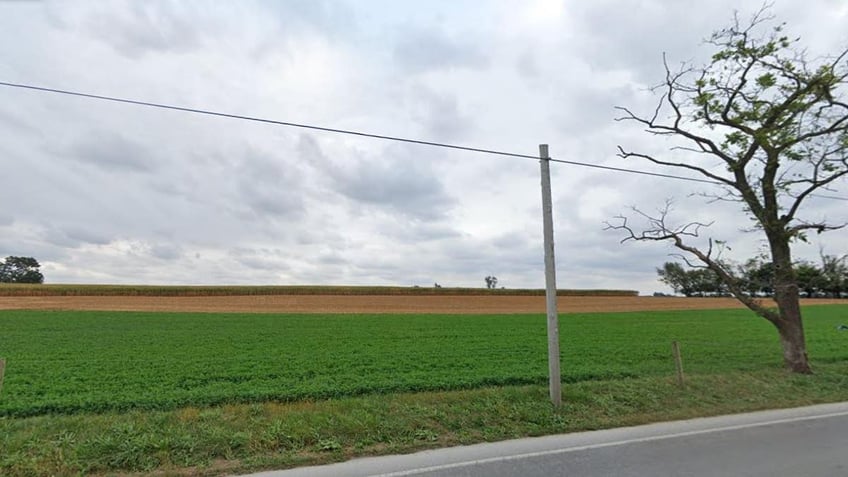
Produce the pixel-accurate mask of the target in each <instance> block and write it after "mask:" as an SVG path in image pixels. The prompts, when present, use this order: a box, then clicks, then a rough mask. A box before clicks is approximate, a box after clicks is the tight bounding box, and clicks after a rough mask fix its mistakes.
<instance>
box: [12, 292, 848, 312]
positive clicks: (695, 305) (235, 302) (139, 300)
mask: <svg viewBox="0 0 848 477" xmlns="http://www.w3.org/2000/svg"><path fill="white" fill-rule="evenodd" d="M558 303H559V311H560V313H590V312H618V311H651V310H698V309H700V310H710V309H712V310H718V309H728V308H742V305H741V304H740V303H739V302H738V301H736V300H735V299H732V298H677V297H635V296H568V297H562V296H561V297H559V300H558ZM840 303H841V304H845V303H848V301H846V300H836V299H810V300H802V305H805V306H806V305H825V304H840ZM15 309H18V310H20V309H25V310H103V311H170V312H179V311H186V312H242V313H453V314H456V313H462V314H478V313H479V314H503V313H544V312H545V297H544V296H480V295H476V296H475V295H472V296H456V295H446V296H441V295H432V296H397V295H370V296H366V295H239V296H202V297H198V296H11V297H10V296H0V310H15Z"/></svg>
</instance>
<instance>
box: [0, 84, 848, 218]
mask: <svg viewBox="0 0 848 477" xmlns="http://www.w3.org/2000/svg"><path fill="white" fill-rule="evenodd" d="M0 86H6V87H10V88H20V89H27V90H33V91H40V92H46V93H56V94H64V95H69V96H76V97H81V98H88V99H96V100H101V101H111V102H115V103H124V104H132V105H136V106H147V107H151V108H159V109H168V110H173V111H182V112H187V113H195V114H204V115H208V116H217V117H223V118H230V119H238V120H243V121H253V122H259V123H265V124H274V125H278V126H287V127H294V128H301V129H311V130H315V131H323V132H329V133H336V134H346V135H351V136H359V137H367V138H372V139H381V140H386V141H395V142H403V143H408V144H418V145H423V146H432V147H441V148H447V149H454V150H460V151H469V152H477V153H482V154H491V155H497V156H505V157H515V158H520V159H530V160H534V161H538V160H540V158H539V157H538V156H533V155H529V154H520V153H514V152H508V151H499V150H495V149H486V148H479V147H471V146H462V145H458V144H449V143H442V142H435V141H424V140H420V139H411V138H405V137H399V136H389V135H385V134H374V133H367V132H362V131H354V130H351V129H340V128H331V127H325V126H316V125H313V124H305V123H297V122H292V121H279V120H275V119H267V118H259V117H255V116H246V115H242V114H231V113H222V112H218V111H211V110H207V109H199V108H189V107H185V106H175V105H170V104H163V103H154V102H150V101H140V100H134V99H126V98H118V97H115V96H105V95H100V94H92V93H82V92H79V91H70V90H63V89H56V88H47V87H43V86H35V85H30V84H22V83H9V82H5V81H0ZM549 160H550V161H551V162H556V163H560V164H569V165H573V166H579V167H587V168H593V169H601V170H607V171H613V172H624V173H628V174H638V175H646V176H653V177H661V178H665V179H675V180H683V181H689V182H699V183H704V184H712V185H722V184H721V183H720V182H717V181H712V180H708V179H699V178H695V177H686V176H678V175H674V174H663V173H660V172H651V171H644V170H639V169H629V168H624V167H614V166H606V165H602V164H591V163H587V162H579V161H570V160H565V159H556V158H549ZM811 195H813V196H815V197H818V198H825V199H834V200H845V201H848V198H846V197H836V196H825V195H819V194H811Z"/></svg>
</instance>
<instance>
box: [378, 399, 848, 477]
mask: <svg viewBox="0 0 848 477" xmlns="http://www.w3.org/2000/svg"><path fill="white" fill-rule="evenodd" d="M842 416H848V411H840V412H834V413H830V414H820V415H816V416H802V417H791V418H786V419H775V420H772V421H766V422H755V423H750V424H737V425H734V426H724V427H715V428H712V429H701V430H698V431H686V432H677V433H674V434H664V435H659V436H648V437H637V438H634V439H624V440H620V441H613V442H603V443H599V444H587V445H582V446H574V447H566V448H565V449H552V450H548V451H539V452H528V453H526V454H516V455H509V456H503V457H491V458H488V459H479V460H470V461H466V462H456V463H453V464H443V465H434V466H431V467H421V468H418V469H412V470H403V471H398V472H389V473H387V474H373V475H371V476H370V477H405V476H410V475H416V474H421V473H424V472H438V471H442V470H450V469H457V468H460V467H468V466H473V465H478V464H491V463H495V462H509V461H513V460H521V459H527V458H532V457H542V456H548V455H556V454H567V453H569V452H579V451H584V450H590V449H602V448H604V447H615V446H623V445H627V444H638V443H640V442H652V441H661V440H665V439H675V438H679V437H688V436H697V435H701V434H711V433H714V432H724V431H735V430H740V429H750V428H754V427H765V426H772V425H776V424H789V423H793V422H803V421H813V420H817V419H828V418H831V417H842Z"/></svg>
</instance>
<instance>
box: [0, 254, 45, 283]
mask: <svg viewBox="0 0 848 477" xmlns="http://www.w3.org/2000/svg"><path fill="white" fill-rule="evenodd" d="M39 268H41V265H39V264H38V260H36V259H34V258H32V257H14V256H9V257H6V260H4V261H3V262H2V263H0V283H44V275H42V274H41V271H39Z"/></svg>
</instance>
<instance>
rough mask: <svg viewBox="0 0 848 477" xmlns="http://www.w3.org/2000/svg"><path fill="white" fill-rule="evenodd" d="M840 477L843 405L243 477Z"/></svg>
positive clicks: (847, 434)
mask: <svg viewBox="0 0 848 477" xmlns="http://www.w3.org/2000/svg"><path fill="white" fill-rule="evenodd" d="M305 476H310V477H323V476H334V477H365V476H370V477H375V476H380V477H407V476H409V477H413V476H414V477H447V476H451V477H453V476H468V477H471V476H486V477H501V476H503V477H506V476H525V477H534V476H539V477H541V476H545V477H547V476H568V477H589V476H592V477H599V476H600V477H603V476H610V477H612V476H615V477H637V476H639V477H641V476H646V477H647V476H650V477H663V476H669V477H671V476H675V477H707V476H736V477H761V476H762V477H766V476H769V477H773V476H805V477H839V476H848V403H837V404H826V405H819V406H811V407H804V408H796V409H786V410H778V411H764V412H757V413H750V414H739V415H732V416H721V417H713V418H704V419H693V420H688V421H676V422H668V423H660V424H651V425H646V426H638V427H628V428H620V429H610V430H604V431H592V432H581V433H574V434H564V435H558V436H546V437H540V438H531V439H520V440H514V441H505V442H497V443H488V444H479V445H474V446H464V447H453V448H449V449H439V450H434V451H425V452H419V453H416V454H409V455H402V456H386V457H376V458H365V459H356V460H352V461H349V462H344V463H341V464H334V465H327V466H318V467H308V468H300V469H293V470H288V471H276V472H263V473H259V474H253V475H252V476H250V477H305Z"/></svg>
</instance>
